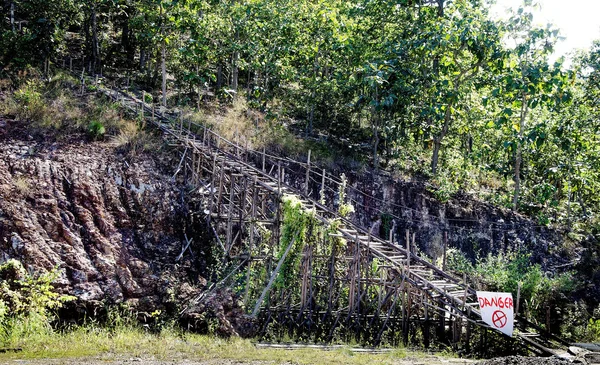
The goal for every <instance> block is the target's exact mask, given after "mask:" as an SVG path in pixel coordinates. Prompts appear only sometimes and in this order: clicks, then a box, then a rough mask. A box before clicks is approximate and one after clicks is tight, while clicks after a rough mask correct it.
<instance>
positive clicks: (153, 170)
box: [0, 118, 241, 334]
mask: <svg viewBox="0 0 600 365" xmlns="http://www.w3.org/2000/svg"><path fill="white" fill-rule="evenodd" d="M0 121H1V123H0V262H2V261H5V260H7V259H10V258H14V259H18V260H20V261H21V262H22V263H23V264H24V265H25V267H26V268H27V269H28V270H30V271H31V272H36V271H48V270H52V269H54V268H57V270H58V272H59V277H58V279H57V281H56V286H57V289H58V290H59V291H60V292H61V293H65V294H67V293H68V294H72V295H75V296H76V297H77V298H78V299H79V303H80V304H84V305H85V306H86V307H89V305H90V304H96V305H98V306H101V305H103V303H126V304H128V305H129V306H130V307H131V308H132V309H135V310H137V311H140V312H148V313H150V312H152V311H154V310H156V309H171V310H172V311H175V310H178V308H177V307H178V306H180V305H181V304H182V303H187V302H188V301H189V300H190V299H191V298H193V297H195V296H197V295H198V294H199V293H200V292H201V291H202V288H203V287H204V285H205V284H206V280H205V279H204V278H203V276H202V274H203V271H206V270H205V269H206V266H207V265H208V264H207V263H206V262H205V261H203V260H204V257H206V256H207V255H205V254H204V252H203V250H205V249H208V243H209V241H208V239H206V238H203V236H202V232H201V222H194V221H193V218H192V217H193V216H192V215H190V214H188V213H189V211H190V210H191V209H192V206H191V205H190V204H189V203H190V202H189V201H188V199H187V196H188V194H187V190H186V187H185V186H183V185H182V184H180V183H178V182H177V181H174V179H173V177H172V176H171V174H172V171H169V170H170V166H172V165H173V164H176V163H177V162H176V161H175V162H173V161H172V160H171V157H170V154H169V153H168V152H164V153H154V154H152V155H150V154H139V155H131V154H126V153H122V151H121V149H120V148H117V147H116V146H114V145H112V144H111V143H109V142H88V141H86V138H85V136H71V137H68V138H69V140H66V141H62V142H61V141H56V140H53V139H52V138H48V140H41V139H40V138H38V137H35V138H34V137H32V136H30V135H28V134H27V129H26V126H25V125H24V124H23V123H19V122H16V121H12V120H7V119H2V118H0ZM185 234H188V235H189V237H192V235H193V236H194V238H195V242H194V243H193V244H192V245H191V250H188V251H186V252H185V253H184V254H183V255H182V257H181V259H180V260H179V261H178V260H177V258H178V257H179V256H180V254H181V251H182V249H183V247H184V243H185V242H186V241H185V238H184V236H185ZM219 300H225V301H227V303H220V302H219ZM207 307H208V308H209V309H210V310H211V311H212V312H214V313H213V314H214V315H215V316H217V317H218V318H219V319H220V320H221V324H222V326H223V328H221V330H222V332H223V333H229V334H231V333H234V332H235V331H234V330H233V328H232V327H231V324H230V323H229V322H228V321H227V320H226V318H225V317H229V316H230V313H234V314H235V315H238V314H239V313H241V312H240V311H239V308H238V307H237V306H236V303H235V301H232V300H231V296H230V295H228V294H227V293H226V292H217V293H215V294H214V295H212V296H210V297H209V298H208V300H207V304H205V306H203V307H199V308H197V309H199V310H206V309H207ZM193 312H194V311H190V315H191V316H192V319H194V318H195V317H193V316H194V313H193ZM203 318H204V317H203Z"/></svg>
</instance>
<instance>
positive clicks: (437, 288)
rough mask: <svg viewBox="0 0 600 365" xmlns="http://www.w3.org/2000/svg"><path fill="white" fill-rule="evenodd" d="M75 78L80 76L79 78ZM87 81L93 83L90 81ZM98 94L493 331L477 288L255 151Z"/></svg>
mask: <svg viewBox="0 0 600 365" xmlns="http://www.w3.org/2000/svg"><path fill="white" fill-rule="evenodd" d="M75 76H77V77H79V76H82V75H81V74H76V75H75ZM82 77H86V76H82ZM86 78H87V77H86ZM87 79H88V80H93V79H92V78H87ZM98 92H100V93H103V94H104V95H106V96H107V97H109V98H110V99H112V100H114V101H117V102H120V103H121V104H122V106H123V107H124V108H126V109H128V110H129V111H131V112H134V113H136V114H137V115H140V114H141V113H143V118H144V119H145V120H146V121H147V122H148V123H151V124H153V125H154V126H155V127H157V128H159V129H160V130H161V131H163V132H164V134H165V135H166V136H167V137H168V138H170V139H172V141H173V142H174V143H177V144H180V145H181V146H183V147H185V148H192V149H194V150H196V151H199V152H201V153H202V154H203V155H204V156H205V158H207V159H212V160H213V161H225V163H226V168H227V169H231V170H233V171H235V172H237V173H240V174H245V175H247V176H252V177H253V179H255V180H256V183H257V184H259V185H260V186H261V187H262V188H263V189H265V190H267V191H270V192H271V193H274V194H277V195H278V196H279V197H280V198H281V197H283V195H294V196H296V197H297V198H298V199H299V200H300V201H301V203H302V204H303V206H304V207H305V208H307V209H314V210H315V212H316V217H317V219H318V220H320V221H321V222H323V223H328V222H330V221H331V220H332V219H338V220H340V221H341V222H342V223H343V224H342V226H341V227H340V228H339V229H338V230H337V232H335V233H332V235H334V236H337V237H341V238H343V239H345V240H347V241H352V242H355V243H356V244H357V245H358V247H359V249H360V250H361V252H363V253H366V254H368V255H371V256H372V257H376V258H378V259H379V260H381V261H382V262H383V264H384V265H387V266H389V267H390V268H392V269H393V270H394V271H395V272H396V274H397V275H399V276H401V277H402V278H403V279H404V280H405V281H406V282H408V283H410V284H411V285H412V286H413V287H415V288H418V289H419V290H421V291H422V292H423V293H424V294H425V295H427V296H428V297H429V298H431V299H434V300H435V301H437V302H439V303H440V305H439V307H440V308H443V309H444V310H445V311H446V312H447V315H448V316H459V317H461V318H462V319H464V320H466V321H469V322H472V323H473V324H475V325H477V326H481V327H486V328H490V327H489V326H487V324H485V323H484V322H483V321H482V320H481V314H480V311H479V309H478V303H477V297H476V292H475V289H474V288H472V287H470V286H469V285H467V284H466V283H465V280H464V278H463V279H461V278H457V277H456V276H454V275H452V274H450V273H448V272H445V271H443V270H441V269H440V268H438V267H437V266H436V265H434V264H432V263H431V262H429V261H427V260H425V259H423V258H421V257H419V256H418V255H416V254H415V253H413V252H411V250H410V246H408V247H401V246H398V245H395V244H392V243H390V242H389V241H386V240H383V239H381V238H378V237H376V236H373V235H371V234H370V233H369V231H368V229H366V228H364V227H361V226H359V225H357V224H356V223H354V222H352V221H351V220H349V219H346V218H344V217H341V216H340V215H339V214H338V213H337V212H336V211H334V210H332V209H331V208H330V207H327V206H325V205H323V204H321V203H319V202H318V201H316V200H315V199H313V198H312V197H311V196H309V195H307V194H306V192H305V191H300V190H298V189H296V188H293V187H291V186H289V185H286V184H285V183H283V182H282V181H281V179H280V178H278V177H277V176H274V175H273V171H271V173H269V172H267V171H263V169H262V168H261V166H257V165H256V164H255V163H253V162H251V161H250V162H249V161H245V160H244V159H243V158H242V157H240V156H243V155H249V154H251V153H253V152H255V151H249V150H246V149H245V148H244V147H242V146H239V145H236V144H235V143H233V142H231V141H228V140H226V139H225V138H223V137H221V136H219V135H218V134H216V133H215V132H213V131H211V130H209V129H207V128H206V127H205V126H201V125H197V124H194V123H191V122H183V121H181V120H177V117H178V114H177V113H172V112H169V111H165V112H164V113H160V115H158V113H157V112H156V110H155V109H154V108H153V107H152V106H151V105H149V104H147V103H145V102H144V101H143V100H141V98H136V97H134V96H131V95H129V94H125V93H123V92H121V91H119V90H114V89H110V88H106V87H98ZM142 111H143V112H142ZM192 126H193V128H192ZM192 129H194V130H195V131H196V133H198V131H202V135H199V134H194V133H192V132H191V130H192ZM263 166H264V161H263ZM272 170H273V169H272ZM275 173H277V171H275ZM210 214H214V212H210ZM438 309H439V308H438ZM514 326H515V331H514V337H517V338H518V339H519V340H520V341H521V342H522V344H523V345H525V346H527V347H528V348H529V349H530V350H531V351H532V352H534V353H535V354H537V355H540V356H562V357H564V356H566V348H567V347H568V345H569V344H568V343H567V342H565V341H564V340H562V339H560V338H558V337H557V336H554V335H552V334H551V333H548V332H546V331H545V330H544V329H542V328H541V327H539V326H537V325H535V324H534V323H531V322H529V321H528V320H527V319H525V318H523V317H522V316H517V317H516V318H515V324H514Z"/></svg>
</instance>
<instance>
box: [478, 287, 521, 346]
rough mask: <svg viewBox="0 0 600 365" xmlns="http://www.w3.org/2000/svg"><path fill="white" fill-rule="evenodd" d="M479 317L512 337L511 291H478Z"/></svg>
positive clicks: (512, 310)
mask: <svg viewBox="0 0 600 365" xmlns="http://www.w3.org/2000/svg"><path fill="white" fill-rule="evenodd" d="M477 300H478V301H479V309H480V311H481V319H482V320H483V321H484V322H485V323H487V324H489V325H490V326H491V327H492V328H495V329H497V330H498V331H500V332H502V333H504V334H505V335H507V336H510V337H512V334H513V322H514V309H513V298H512V293H494V292H489V291H478V292H477Z"/></svg>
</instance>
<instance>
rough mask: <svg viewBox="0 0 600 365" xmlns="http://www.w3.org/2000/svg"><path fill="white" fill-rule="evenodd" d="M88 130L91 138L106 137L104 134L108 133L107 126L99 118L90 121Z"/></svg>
mask: <svg viewBox="0 0 600 365" xmlns="http://www.w3.org/2000/svg"><path fill="white" fill-rule="evenodd" d="M87 132H88V135H89V136H90V138H91V139H93V140H99V139H103V138H104V134H106V128H104V124H102V123H100V122H99V121H97V120H93V121H91V122H90V124H89V126H88V129H87Z"/></svg>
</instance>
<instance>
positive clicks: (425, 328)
mask: <svg viewBox="0 0 600 365" xmlns="http://www.w3.org/2000/svg"><path fill="white" fill-rule="evenodd" d="M422 298H423V297H422ZM422 300H423V301H426V300H427V298H423V299H422ZM423 304H424V305H423V310H424V312H425V313H424V314H425V315H424V322H423V346H424V347H425V348H426V349H428V348H429V345H430V340H429V337H430V335H431V334H430V333H429V309H428V305H427V303H423Z"/></svg>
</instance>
